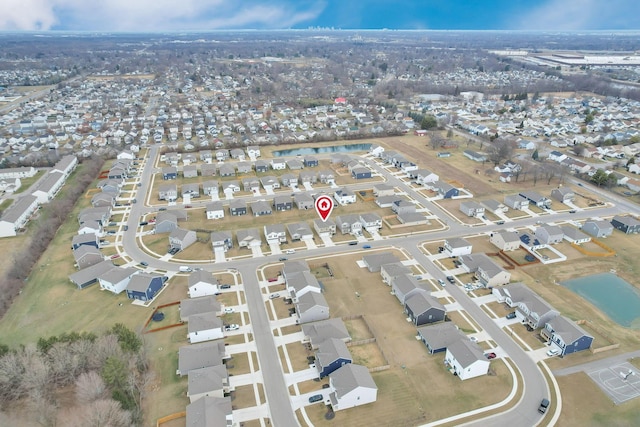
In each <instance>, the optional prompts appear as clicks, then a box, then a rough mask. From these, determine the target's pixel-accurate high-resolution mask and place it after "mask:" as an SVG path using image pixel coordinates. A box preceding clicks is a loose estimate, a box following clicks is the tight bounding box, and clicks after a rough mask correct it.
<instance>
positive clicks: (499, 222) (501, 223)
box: [496, 221, 504, 225]
mask: <svg viewBox="0 0 640 427" xmlns="http://www.w3.org/2000/svg"><path fill="white" fill-rule="evenodd" d="M496 224H498V225H503V224H504V221H496Z"/></svg>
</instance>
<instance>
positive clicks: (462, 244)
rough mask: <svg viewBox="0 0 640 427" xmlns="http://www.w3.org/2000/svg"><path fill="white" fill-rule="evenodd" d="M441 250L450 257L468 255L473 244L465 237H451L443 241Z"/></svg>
mask: <svg viewBox="0 0 640 427" xmlns="http://www.w3.org/2000/svg"><path fill="white" fill-rule="evenodd" d="M442 247H443V248H444V250H443V252H444V253H445V254H447V255H448V256H450V257H456V256H461V255H469V254H470V253H471V251H472V250H473V246H472V245H471V243H469V241H468V240H467V239H463V238H462V237H451V238H449V239H447V240H445V241H444V245H443V246H442Z"/></svg>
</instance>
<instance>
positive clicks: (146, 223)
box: [140, 221, 149, 226]
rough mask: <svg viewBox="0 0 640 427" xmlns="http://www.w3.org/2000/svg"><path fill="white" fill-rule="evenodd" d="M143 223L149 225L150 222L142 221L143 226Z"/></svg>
mask: <svg viewBox="0 0 640 427" xmlns="http://www.w3.org/2000/svg"><path fill="white" fill-rule="evenodd" d="M143 225H149V222H148V221H142V222H141V223H140V226H143Z"/></svg>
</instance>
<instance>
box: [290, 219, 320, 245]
mask: <svg viewBox="0 0 640 427" xmlns="http://www.w3.org/2000/svg"><path fill="white" fill-rule="evenodd" d="M286 227H287V231H289V235H290V236H291V241H292V242H295V241H298V240H308V239H313V231H312V230H311V227H309V224H307V223H306V222H304V221H301V222H296V223H293V224H287V226H286Z"/></svg>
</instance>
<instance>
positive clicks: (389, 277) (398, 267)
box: [380, 262, 412, 286]
mask: <svg viewBox="0 0 640 427" xmlns="http://www.w3.org/2000/svg"><path fill="white" fill-rule="evenodd" d="M409 274H412V271H411V269H410V268H409V267H407V266H406V265H404V264H402V263H401V262H390V263H388V264H383V265H381V266H380V276H382V281H383V282H384V283H386V284H387V285H389V286H391V283H392V282H393V280H394V279H395V278H396V277H399V276H406V275H409Z"/></svg>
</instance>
